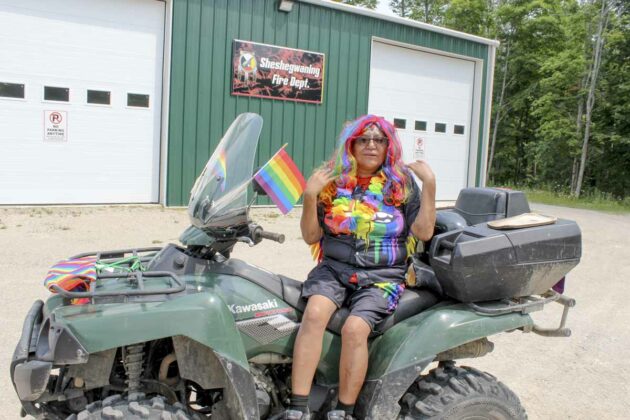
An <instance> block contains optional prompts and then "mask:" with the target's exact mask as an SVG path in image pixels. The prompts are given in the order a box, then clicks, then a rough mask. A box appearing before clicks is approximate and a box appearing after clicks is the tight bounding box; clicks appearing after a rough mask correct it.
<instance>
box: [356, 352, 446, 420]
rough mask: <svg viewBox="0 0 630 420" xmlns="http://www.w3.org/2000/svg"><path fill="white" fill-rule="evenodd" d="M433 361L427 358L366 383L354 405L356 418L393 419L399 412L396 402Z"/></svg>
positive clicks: (369, 419) (367, 419)
mask: <svg viewBox="0 0 630 420" xmlns="http://www.w3.org/2000/svg"><path fill="white" fill-rule="evenodd" d="M433 359H435V356H431V357H427V358H426V359H422V360H420V361H418V362H417V363H416V364H414V365H412V366H409V367H407V368H404V369H400V370H396V371H393V372H389V373H387V374H385V375H383V376H382V377H381V378H379V379H373V380H368V381H366V382H365V383H364V384H363V388H362V389H361V393H360V394H359V399H358V401H357V404H356V405H355V414H356V415H357V417H358V418H360V419H365V420H385V419H395V418H396V417H397V416H398V413H399V412H400V405H398V401H400V399H401V398H402V396H403V395H404V394H405V392H406V391H407V389H408V388H409V387H410V386H411V384H413V381H415V380H416V378H418V376H419V375H420V373H421V372H422V370H424V368H425V367H427V366H428V365H429V363H431V362H432V361H433Z"/></svg>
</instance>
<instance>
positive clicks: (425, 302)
mask: <svg viewBox="0 0 630 420" xmlns="http://www.w3.org/2000/svg"><path fill="white" fill-rule="evenodd" d="M278 277H280V280H281V281H282V298H283V300H284V301H285V302H287V303H288V304H289V305H291V306H293V307H294V308H296V309H298V310H299V311H300V312H304V309H305V308H306V301H305V300H304V299H301V298H300V295H301V293H302V282H299V281H297V280H293V279H291V278H289V277H285V276H282V275H279V276H278ZM438 300H439V299H438V297H437V296H436V295H434V294H433V293H431V292H429V291H427V290H418V289H407V290H405V293H403V295H402V297H401V298H400V301H399V302H398V307H397V308H396V311H394V313H393V314H391V315H389V316H387V317H386V318H385V319H383V320H382V321H381V322H379V323H378V324H377V325H375V326H374V331H373V332H372V334H371V335H370V337H374V336H376V335H380V334H383V333H384V332H385V331H387V330H388V329H389V328H391V327H393V326H394V325H395V324H396V323H398V322H401V321H403V320H405V319H407V318H409V317H412V316H414V315H416V314H419V313H420V312H422V311H424V310H425V309H428V308H430V307H431V306H433V305H435V304H436V303H437V302H438ZM348 315H350V311H349V309H348V308H347V307H342V308H339V309H337V310H336V311H335V313H334V314H333V316H332V318H331V319H330V322H328V326H327V327H326V328H327V329H328V330H329V331H331V332H333V333H335V334H337V335H341V328H342V327H343V324H344V322H345V321H346V318H348Z"/></svg>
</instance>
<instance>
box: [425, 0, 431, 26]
mask: <svg viewBox="0 0 630 420" xmlns="http://www.w3.org/2000/svg"><path fill="white" fill-rule="evenodd" d="M429 1H430V0H424V23H429Z"/></svg>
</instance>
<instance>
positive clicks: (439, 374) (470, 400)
mask: <svg viewBox="0 0 630 420" xmlns="http://www.w3.org/2000/svg"><path fill="white" fill-rule="evenodd" d="M401 406H402V411H401V416H400V418H402V419H405V420H406V419H414V420H425V419H431V420H465V419H475V420H482V419H483V420H512V419H515V420H526V419H527V414H526V413H525V409H524V408H523V406H522V405H521V402H520V401H519V399H518V397H517V396H516V395H515V394H514V393H513V392H512V391H510V390H509V389H508V387H506V386H505V385H503V384H502V383H501V382H499V381H497V379H496V378H495V377H494V376H492V375H490V374H489V373H486V372H481V371H479V370H477V369H473V368H471V367H458V366H455V364H454V363H453V362H446V363H442V364H441V365H440V366H439V367H437V368H435V369H433V370H431V371H430V372H429V373H428V374H427V375H426V376H422V377H420V378H419V379H418V380H417V381H416V382H415V383H414V384H413V385H412V386H411V387H410V388H409V389H408V390H407V392H406V393H405V395H404V396H403V398H402V399H401Z"/></svg>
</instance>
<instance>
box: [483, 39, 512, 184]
mask: <svg viewBox="0 0 630 420" xmlns="http://www.w3.org/2000/svg"><path fill="white" fill-rule="evenodd" d="M509 58H510V40H509V39H508V41H507V43H506V44H505V59H504V62H503V81H502V82H501V93H500V94H499V105H498V107H497V113H496V114H495V115H494V126H493V127H492V140H491V142H490V156H488V171H487V172H486V184H487V183H488V181H489V180H490V170H491V169H492V160H493V159H494V147H495V145H496V143H497V131H499V123H500V122H501V118H502V116H501V111H503V98H504V97H505V85H506V81H507V71H508V61H509Z"/></svg>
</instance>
